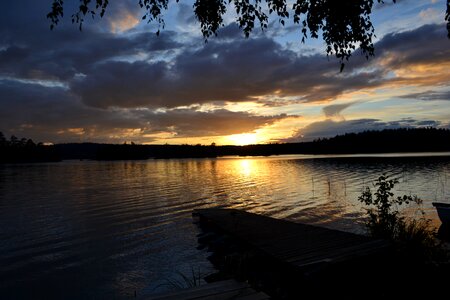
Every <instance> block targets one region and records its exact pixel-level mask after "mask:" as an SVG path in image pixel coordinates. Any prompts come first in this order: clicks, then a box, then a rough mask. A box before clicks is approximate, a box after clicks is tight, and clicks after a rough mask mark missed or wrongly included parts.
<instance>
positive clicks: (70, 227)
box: [0, 156, 450, 299]
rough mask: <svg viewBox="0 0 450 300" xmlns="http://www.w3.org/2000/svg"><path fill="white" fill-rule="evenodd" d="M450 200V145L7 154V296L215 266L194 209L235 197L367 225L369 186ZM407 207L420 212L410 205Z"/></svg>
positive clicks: (2, 283) (101, 291) (3, 199)
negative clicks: (139, 157) (101, 158)
mask: <svg viewBox="0 0 450 300" xmlns="http://www.w3.org/2000/svg"><path fill="white" fill-rule="evenodd" d="M382 173H387V174H389V175H392V176H395V177H398V178H399V180H400V184H399V185H398V189H397V191H398V193H401V194H402V195H403V194H410V193H411V194H417V195H418V196H419V197H421V198H422V199H424V204H423V209H424V211H425V212H426V215H427V217H429V218H431V219H433V220H434V221H433V222H434V224H435V225H437V226H438V225H439V221H438V219H437V215H436V213H435V211H434V209H433V208H432V206H431V201H436V200H438V201H447V202H450V188H449V185H448V183H449V182H450V157H449V156H446V157H445V156H444V157H434V158H430V157H421V158H417V157H409V158H408V157H406V158H405V157H401V156H400V157H378V158H369V159H366V158H354V157H353V158H339V159H337V158H329V157H328V158H327V157H325V158H320V159H318V158H315V159H311V158H310V157H307V156H284V157H269V158H220V159H185V160H148V161H134V162H130V161H121V162H84V161H83V162H77V161H68V162H63V163H54V164H50V163H49V164H33V165H3V166H0V298H2V299H21V298H25V299H51V298H59V299H61V298H64V299H127V298H134V295H135V292H136V295H137V296H138V297H140V296H146V295H149V294H151V293H155V292H162V291H166V290H170V289H174V288H175V287H176V286H177V285H178V284H177V283H175V281H178V282H179V284H183V283H184V281H183V280H182V276H181V274H183V275H186V276H188V277H191V278H192V275H191V274H192V272H195V274H198V273H202V274H207V273H209V272H212V271H213V269H212V267H211V266H210V264H209V263H208V261H207V260H206V257H207V253H206V252H205V251H200V250H197V249H196V246H197V241H196V235H197V234H198V233H199V232H198V229H197V228H196V226H195V225H193V224H192V219H191V212H192V210H193V209H195V208H206V207H231V208H239V209H245V210H248V211H251V212H255V213H261V214H265V215H269V216H273V217H277V218H286V219H290V220H295V221H302V222H307V223H311V224H318V225H322V226H328V227H331V228H337V229H342V230H348V231H354V232H361V230H362V226H361V218H362V216H363V213H364V210H363V208H362V207H361V205H360V204H359V203H358V201H357V197H358V195H359V194H360V193H361V190H362V188H363V186H365V185H368V184H370V183H371V182H373V180H375V179H376V178H377V177H378V176H379V175H381V174H382ZM405 213H407V214H411V215H412V214H413V212H412V210H411V209H406V211H405Z"/></svg>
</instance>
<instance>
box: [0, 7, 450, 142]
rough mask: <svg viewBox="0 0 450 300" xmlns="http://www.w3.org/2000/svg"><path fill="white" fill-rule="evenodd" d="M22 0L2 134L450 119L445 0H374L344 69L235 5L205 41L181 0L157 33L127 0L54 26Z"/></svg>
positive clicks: (265, 138) (305, 135)
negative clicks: (369, 51) (241, 16)
mask: <svg viewBox="0 0 450 300" xmlns="http://www.w3.org/2000/svg"><path fill="white" fill-rule="evenodd" d="M28 2H29V4H27V5H28V6H27V7H29V13H28V14H27V15H23V12H22V8H23V5H19V4H16V2H14V1H12V2H11V3H9V4H8V6H9V7H8V9H6V10H5V11H7V12H8V14H6V16H4V18H3V21H2V23H0V29H1V30H2V36H5V37H6V38H5V39H4V40H3V41H1V42H0V58H1V60H0V104H1V107H2V110H1V111H0V130H1V131H2V132H4V134H5V135H6V136H11V135H16V136H26V137H30V138H32V139H33V140H37V141H42V142H50V143H66V142H98V143H124V142H134V143H141V144H166V143H167V144H204V145H205V144H206V145H208V144H211V143H216V144H218V145H229V144H234V145H248V144H256V143H272V142H299V141H309V140H313V139H315V138H319V137H332V136H335V135H337V134H344V133H346V132H360V131H364V130H382V129H385V128H399V127H408V128H415V127H427V126H431V127H437V128H448V127H450V106H449V105H448V104H449V100H450V86H449V82H450V68H449V65H450V61H449V57H450V47H449V40H448V39H447V37H446V35H447V32H446V25H445V23H444V11H445V9H444V8H445V5H446V2H445V0H439V1H430V0H420V1H398V3H396V4H392V5H391V4H389V5H387V4H385V5H383V4H377V5H375V6H374V11H373V15H372V21H373V23H374V27H375V33H376V36H377V39H376V42H375V53H376V55H375V56H374V57H371V58H370V59H369V60H366V59H365V58H364V57H362V56H360V55H359V51H358V49H356V50H355V53H354V55H353V56H352V57H351V58H350V60H349V61H348V62H347V63H346V66H345V68H344V70H343V72H339V68H340V64H339V61H338V60H337V59H335V58H334V57H333V56H330V57H328V58H327V56H326V55H325V48H324V42H323V41H322V40H321V39H318V40H315V39H307V40H306V43H304V44H302V43H300V41H299V40H300V38H299V30H291V29H293V28H295V26H296V25H295V24H291V23H289V22H288V23H287V24H286V26H285V27H284V28H283V27H282V26H281V25H280V24H278V22H272V23H271V24H272V25H271V26H269V28H268V29H267V30H265V31H264V32H261V31H258V30H256V29H255V31H254V33H253V34H252V35H250V37H249V38H247V39H245V38H243V37H242V32H241V31H240V30H239V28H238V27H237V26H236V24H235V23H234V20H235V18H234V16H233V15H232V13H230V16H228V17H227V19H226V21H225V22H226V24H225V26H224V28H222V29H221V30H219V32H218V36H217V37H211V38H210V39H209V40H208V43H204V40H203V38H202V36H201V33H200V29H199V23H198V22H197V21H196V20H195V17H194V15H193V10H192V3H191V2H189V1H188V2H187V3H182V4H174V5H173V6H170V9H169V10H168V11H167V15H166V14H165V16H164V17H165V24H166V26H165V28H164V29H162V30H161V34H160V35H159V36H156V35H155V34H154V32H156V31H157V25H156V24H147V22H146V21H143V20H142V11H141V10H140V8H139V6H138V5H134V4H136V3H132V2H133V1H115V2H112V3H111V4H110V6H109V11H108V13H107V14H105V16H104V18H95V19H93V20H92V19H91V18H89V20H86V23H85V24H84V25H83V31H82V32H79V29H78V27H77V26H75V25H73V24H71V22H70V20H69V19H64V20H63V21H62V22H61V24H58V26H57V28H55V30H53V31H51V30H49V24H48V22H46V20H45V16H46V14H47V13H48V9H49V7H46V5H42V4H41V3H40V2H39V3H38V2H36V1H27V3H28ZM13 16H14V17H13ZM17 16H21V17H17ZM22 16H23V17H22Z"/></svg>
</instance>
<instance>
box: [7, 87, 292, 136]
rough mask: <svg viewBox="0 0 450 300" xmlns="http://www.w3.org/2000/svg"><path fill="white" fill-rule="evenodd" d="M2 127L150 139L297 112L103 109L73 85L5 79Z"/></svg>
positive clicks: (215, 131) (249, 127)
mask: <svg viewBox="0 0 450 300" xmlns="http://www.w3.org/2000/svg"><path fill="white" fill-rule="evenodd" d="M0 107H2V109H1V110H0V130H2V131H4V132H6V133H7V134H17V135H20V136H27V137H32V138H34V139H36V140H44V141H52V142H67V141H87V140H95V141H101V142H123V141H124V139H126V138H128V139H133V140H134V141H137V142H149V141H151V140H152V135H156V134H159V133H167V134H170V135H171V136H172V137H201V136H221V135H229V134H238V133H244V132H252V131H254V130H256V129H258V128H261V127H263V126H267V125H271V124H274V123H275V122H278V121H281V120H283V119H287V118H292V117H295V116H292V115H286V114H280V115H270V116H261V115H256V114H252V113H249V112H233V111H229V110H226V109H215V110H209V111H204V110H202V107H191V108H185V109H180V108H179V109H172V110H166V111H154V110H150V109H108V110H105V109H97V108H92V107H87V106H85V105H83V103H82V102H81V101H79V99H77V97H76V96H75V95H73V94H71V93H70V91H68V90H67V89H64V88H61V87H45V86H42V85H39V84H29V83H21V82H17V81H11V80H0Z"/></svg>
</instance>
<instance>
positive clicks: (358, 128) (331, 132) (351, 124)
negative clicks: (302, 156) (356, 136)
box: [282, 118, 441, 142]
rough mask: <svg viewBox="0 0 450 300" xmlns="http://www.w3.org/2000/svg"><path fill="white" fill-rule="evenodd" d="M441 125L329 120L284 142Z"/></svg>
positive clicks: (429, 121) (425, 122)
mask: <svg viewBox="0 0 450 300" xmlns="http://www.w3.org/2000/svg"><path fill="white" fill-rule="evenodd" d="M440 125H441V123H440V122H439V121H435V120H415V119H412V118H406V119H401V120H397V121H390V122H384V121H381V120H378V119H357V120H348V121H345V120H343V121H334V120H331V119H327V120H324V121H319V122H314V123H311V124H309V125H307V126H306V127H304V128H301V129H299V130H298V131H297V132H296V133H295V134H293V136H292V137H290V138H288V139H284V140H282V141H283V142H301V141H312V140H315V139H318V138H327V137H328V138H329V137H334V136H336V135H342V134H345V133H356V132H362V131H366V130H383V129H396V128H412V127H428V126H432V127H437V126H440Z"/></svg>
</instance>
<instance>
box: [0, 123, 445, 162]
mask: <svg viewBox="0 0 450 300" xmlns="http://www.w3.org/2000/svg"><path fill="white" fill-rule="evenodd" d="M443 151H450V130H449V129H437V128H407V129H406V128H402V129H385V130H382V131H364V132H360V133H346V134H343V135H337V136H335V137H333V138H322V139H317V140H314V141H311V142H302V143H272V144H257V145H247V146H232V145H228V146H217V145H215V144H214V143H213V144H211V145H200V144H197V145H168V144H166V145H139V144H134V143H131V144H98V143H67V144H56V145H44V144H42V143H37V144H36V143H34V142H33V141H32V140H31V139H25V138H22V139H19V138H17V137H15V136H11V138H10V139H9V140H7V139H6V138H5V136H4V135H3V133H1V132H0V153H1V155H0V163H22V162H48V161H60V160H62V159H90V160H141V159H150V158H154V159H167V158H203V157H220V156H231V155H234V156H269V155H282V154H359V153H361V154H364V153H366V154H367V153H395V152H404V153H412V152H443Z"/></svg>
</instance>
